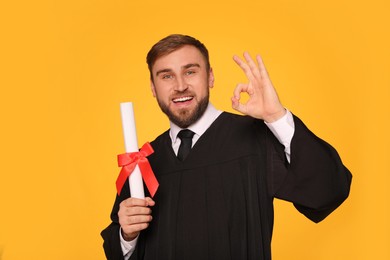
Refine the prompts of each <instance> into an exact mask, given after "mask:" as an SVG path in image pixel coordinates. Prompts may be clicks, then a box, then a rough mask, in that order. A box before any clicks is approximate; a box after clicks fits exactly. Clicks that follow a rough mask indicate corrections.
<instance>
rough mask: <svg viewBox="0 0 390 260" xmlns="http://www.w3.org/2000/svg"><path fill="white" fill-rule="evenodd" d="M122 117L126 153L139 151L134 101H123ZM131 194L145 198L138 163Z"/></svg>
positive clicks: (131, 185) (130, 181) (131, 182)
mask: <svg viewBox="0 0 390 260" xmlns="http://www.w3.org/2000/svg"><path fill="white" fill-rule="evenodd" d="M120 107H121V117H122V129H123V137H124V141H125V150H126V153H133V152H138V141H137V131H136V128H135V120H134V110H133V103H131V102H126V103H121V104H120ZM129 185H130V196H131V197H135V198H140V199H143V198H145V192H144V185H143V181H142V175H141V171H140V169H139V167H138V165H136V166H135V168H134V171H133V172H132V173H131V174H130V176H129Z"/></svg>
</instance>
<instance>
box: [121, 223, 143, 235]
mask: <svg viewBox="0 0 390 260" xmlns="http://www.w3.org/2000/svg"><path fill="white" fill-rule="evenodd" d="M148 226H149V223H140V224H134V225H123V226H121V228H122V231H123V232H124V233H125V234H128V235H131V234H134V233H138V232H140V231H142V230H145V229H147V228H148Z"/></svg>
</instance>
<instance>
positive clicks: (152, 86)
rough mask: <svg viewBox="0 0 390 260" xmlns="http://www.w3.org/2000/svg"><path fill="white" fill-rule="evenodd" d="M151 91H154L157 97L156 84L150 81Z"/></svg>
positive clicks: (154, 95)
mask: <svg viewBox="0 0 390 260" xmlns="http://www.w3.org/2000/svg"><path fill="white" fill-rule="evenodd" d="M150 89H151V90H152V93H153V97H156V88H155V87H154V83H153V81H152V80H150Z"/></svg>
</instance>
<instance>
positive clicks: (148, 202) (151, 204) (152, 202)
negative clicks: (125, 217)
mask: <svg viewBox="0 0 390 260" xmlns="http://www.w3.org/2000/svg"><path fill="white" fill-rule="evenodd" d="M145 201H146V204H147V206H154V205H155V204H156V202H154V200H153V199H152V198H150V197H146V198H145Z"/></svg>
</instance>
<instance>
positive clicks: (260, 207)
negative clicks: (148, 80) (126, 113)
mask: <svg viewBox="0 0 390 260" xmlns="http://www.w3.org/2000/svg"><path fill="white" fill-rule="evenodd" d="M294 123H295V133H294V136H293V139H292V142H291V162H290V163H288V162H287V160H286V156H285V153H284V147H283V146H282V145H281V144H280V143H279V142H278V141H277V139H276V138H275V137H274V136H273V134H272V133H271V132H270V131H269V129H268V128H267V126H266V125H265V124H264V122H263V121H262V120H257V119H254V118H251V117H248V116H240V115H235V114H231V113H227V112H224V113H222V114H221V115H220V116H219V117H218V118H217V119H216V120H215V121H214V123H213V124H212V125H211V126H210V127H209V129H208V130H207V131H206V132H205V133H204V134H203V135H202V136H201V137H200V139H199V140H198V141H197V142H196V144H195V145H194V147H193V148H192V150H191V152H190V154H189V155H188V157H187V158H186V159H185V160H184V161H183V162H181V161H179V160H178V159H177V158H176V156H175V153H174V151H173V149H172V145H171V139H170V137H169V132H168V131H166V132H165V133H163V134H162V135H160V136H159V137H158V138H157V139H156V140H154V141H153V142H152V143H151V145H152V147H153V148H154V150H155V152H154V153H153V154H152V155H150V156H149V157H148V159H149V161H150V164H151V166H152V168H153V171H154V173H155V175H156V177H157V179H158V181H159V183H160V186H159V189H158V191H157V193H156V195H155V197H154V200H155V202H156V205H155V206H154V207H153V208H152V216H153V220H152V222H151V223H150V226H149V227H148V228H147V229H146V230H144V231H143V232H141V234H140V236H139V239H138V243H137V247H136V250H135V252H134V253H133V255H132V256H131V258H130V259H146V260H151V259H153V260H155V259H169V260H174V259H177V260H182V259H189V260H191V259H194V260H195V259H196V260H200V259H202V260H204V259H210V260H211V259H217V260H218V259H240V260H243V259H256V260H268V259H271V237H272V229H273V219H274V212H273V199H274V198H280V199H283V200H287V201H291V202H292V203H294V206H295V207H296V208H297V209H298V210H299V211H300V212H301V213H302V214H304V215H305V216H306V217H308V218H309V219H311V220H312V221H314V222H319V221H321V220H322V219H324V218H325V217H326V216H327V215H328V214H330V213H331V212H332V211H333V210H334V209H336V208H337V207H338V206H339V205H340V204H341V203H342V202H343V201H344V200H345V199H346V198H347V196H348V194H349V188H350V182H351V174H350V172H349V171H348V169H347V168H346V167H344V165H343V164H342V162H341V160H340V158H339V156H338V154H337V152H336V150H335V149H334V148H333V147H331V146H330V145H329V144H327V143H326V142H324V141H323V140H321V139H319V138H318V137H316V136H315V135H314V134H313V133H312V132H310V131H309V130H308V129H307V128H306V127H305V125H304V124H303V123H302V122H301V121H300V120H299V119H298V118H297V117H295V116H294ZM128 197H129V186H128V184H126V186H125V187H124V188H123V190H122V193H121V195H120V196H117V198H116V200H115V204H114V207H113V210H112V214H111V219H112V223H111V225H110V226H108V227H107V228H106V229H105V230H103V231H102V237H103V239H104V245H103V246H104V249H105V253H106V256H107V258H108V259H113V260H114V259H123V256H122V251H121V247H120V241H119V224H118V215H117V213H118V210H119V203H120V202H121V201H122V200H124V199H126V198H128Z"/></svg>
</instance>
